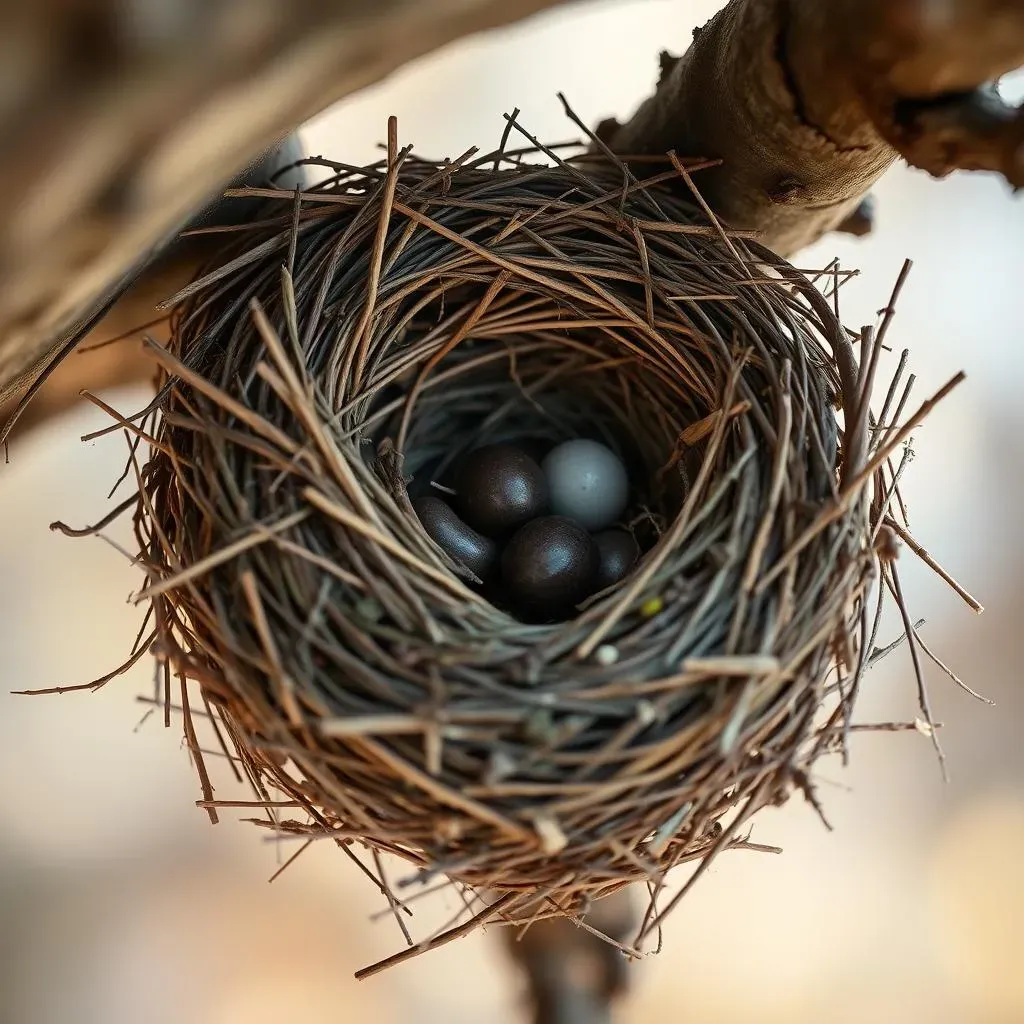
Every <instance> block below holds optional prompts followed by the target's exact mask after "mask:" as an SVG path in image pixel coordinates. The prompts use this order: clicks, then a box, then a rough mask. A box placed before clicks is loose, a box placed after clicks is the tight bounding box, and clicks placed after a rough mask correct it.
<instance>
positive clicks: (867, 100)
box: [599, 0, 1024, 254]
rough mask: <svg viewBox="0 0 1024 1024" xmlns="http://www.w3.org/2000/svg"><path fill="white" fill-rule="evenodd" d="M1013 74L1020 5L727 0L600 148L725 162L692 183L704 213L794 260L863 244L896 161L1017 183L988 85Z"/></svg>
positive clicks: (1022, 45)
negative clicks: (835, 244)
mask: <svg viewBox="0 0 1024 1024" xmlns="http://www.w3.org/2000/svg"><path fill="white" fill-rule="evenodd" d="M1022 64H1024V4H1022V3H1020V2H1019V0H943V2H942V3H939V2H936V0H828V2H827V3H823V2H821V0H733V2H732V3H730V4H729V5H728V6H727V7H726V8H725V9H724V10H723V11H721V12H720V13H719V14H718V15H717V16H716V17H715V18H713V19H712V20H711V21H710V22H709V23H708V24H707V25H705V26H704V27H703V28H701V29H698V30H697V31H696V32H695V34H694V39H693V43H692V45H691V46H690V49H689V50H688V51H687V52H686V53H685V54H684V55H683V56H682V57H679V58H677V57H673V56H671V55H670V54H667V53H665V54H662V58H661V67H662V77H661V81H660V82H659V84H658V88H657V91H656V93H655V94H654V96H652V97H651V98H650V99H648V100H647V101H646V102H645V103H643V104H642V105H641V107H640V108H639V110H638V111H637V112H636V114H635V115H634V116H633V117H632V118H631V119H630V120H629V121H627V122H626V123H625V124H619V123H618V122H617V121H614V120H612V121H608V122H605V123H604V124H603V125H602V126H601V127H600V130H599V134H600V135H601V137H602V138H603V139H604V141H605V142H606V143H607V144H608V145H610V146H611V147H612V148H613V149H615V150H617V151H618V152H621V153H664V152H666V151H667V150H670V149H674V150H675V151H676V152H678V153H679V154H680V155H685V156H702V157H713V158H718V159H721V160H722V165H721V167H719V168H716V169H714V170H710V171H707V172H703V173H702V174H701V176H700V181H699V185H700V188H701V191H702V193H703V195H704V197H705V198H706V199H707V200H708V202H709V203H710V205H711V206H712V208H713V209H714V210H715V212H716V213H717V214H718V215H719V216H720V217H722V218H723V219H724V220H726V221H728V222H729V223H730V224H732V225H733V226H734V227H738V228H752V229H754V230H757V231H761V232H763V236H764V241H765V242H766V243H767V244H768V245H770V246H771V247H772V248H773V249H775V250H776V251H778V252H780V253H783V254H791V253H794V252H796V251H797V250H799V249H801V248H803V247H804V246H806V245H808V244H810V243H811V242H813V241H814V240H815V239H817V238H818V237H820V236H821V235H822V234H824V233H825V232H827V231H831V230H834V229H843V230H850V231H853V232H854V233H857V234H863V233H864V232H865V231H866V230H867V229H868V228H869V226H870V217H871V213H870V208H869V207H868V206H865V205H863V204H864V199H865V196H866V195H867V193H868V191H869V190H870V188H871V186H872V185H873V184H874V183H875V182H876V181H877V180H878V178H879V177H880V176H881V175H882V174H883V173H884V172H885V170H886V169H887V168H888V167H890V166H891V165H892V164H893V162H894V161H895V160H896V159H897V158H898V157H899V156H903V157H905V158H906V159H907V160H908V161H909V162H910V163H912V164H914V165H916V166H918V167H921V168H923V169H925V170H927V171H929V172H931V173H932V174H935V175H937V176H942V175H945V174H948V173H949V172H950V171H952V170H956V169H959V168H964V169H984V170H994V171H999V172H1001V173H1002V174H1003V175H1004V176H1005V177H1006V178H1007V179H1008V180H1009V181H1010V182H1011V183H1012V184H1013V185H1015V186H1022V185H1024V117H1022V116H1021V114H1020V112H1019V111H1017V110H1015V109H1013V108H1011V107H1008V106H1006V105H1005V104H1004V103H1002V102H1001V101H1000V100H999V99H998V96H997V95H996V94H995V93H994V91H993V90H991V89H990V88H989V87H988V83H990V82H991V81H992V80H993V79H995V78H997V77H999V76H1000V75H1002V74H1004V73H1005V72H1007V71H1010V70H1012V69H1013V68H1016V67H1018V66H1020V65H1022Z"/></svg>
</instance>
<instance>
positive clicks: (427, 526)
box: [412, 497, 498, 580]
mask: <svg viewBox="0 0 1024 1024" xmlns="http://www.w3.org/2000/svg"><path fill="white" fill-rule="evenodd" d="M412 507H413V510H414V511H415V513H416V515H417V516H419V520H420V522H421V523H422V524H423V529H424V530H426V532H427V536H428V537H430V538H431V539H432V540H433V541H434V542H435V543H436V544H437V546H438V547H439V548H441V550H442V551H444V552H445V554H447V555H449V556H450V557H451V558H452V559H454V560H455V561H456V562H460V563H461V564H462V565H464V566H465V567H466V568H467V569H469V570H470V572H472V573H473V574H474V575H475V576H477V577H479V578H480V579H481V580H482V579H484V578H485V577H486V576H487V574H488V573H489V572H490V570H491V566H493V565H494V561H495V559H496V558H497V556H498V546H497V545H496V544H495V543H494V541H493V540H491V539H490V537H484V536H483V535H482V534H480V533H477V532H476V530H474V529H473V528H472V527H471V526H469V525H467V524H466V523H464V522H463V521H462V520H461V519H460V518H459V517H458V516H457V515H456V514H455V512H454V511H453V510H452V508H451V506H450V505H448V503H447V502H445V501H442V500H441V499H440V498H434V497H423V498H417V499H416V500H415V501H414V502H413V503H412Z"/></svg>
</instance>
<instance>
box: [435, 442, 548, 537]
mask: <svg viewBox="0 0 1024 1024" xmlns="http://www.w3.org/2000/svg"><path fill="white" fill-rule="evenodd" d="M455 493H456V497H455V499H454V501H455V507H456V508H457V509H458V511H459V514H460V515H461V516H462V518H463V519H465V521H466V522H467V523H468V524H469V525H470V526H472V527H473V528H474V529H476V530H479V531H480V532H481V533H483V534H485V535H486V536H488V537H496V538H500V537H506V536H508V535H509V534H510V533H512V532H513V531H514V530H515V529H516V528H517V527H520V526H522V525H523V523H525V522H527V521H528V520H530V519H535V518H536V517H537V516H540V515H544V513H546V512H547V511H548V485H547V480H546V479H545V476H544V471H543V470H542V469H541V468H540V466H539V465H538V463H537V462H535V461H534V460H533V459H531V458H530V456H529V455H527V454H526V452H524V451H522V449H520V448H517V447H516V446H515V445H511V444H491V445H487V446H486V447H484V448H477V449H476V451H472V452H470V453H469V454H468V455H467V456H466V457H465V458H464V459H463V460H462V461H461V463H460V464H459V466H458V468H457V469H456V473H455Z"/></svg>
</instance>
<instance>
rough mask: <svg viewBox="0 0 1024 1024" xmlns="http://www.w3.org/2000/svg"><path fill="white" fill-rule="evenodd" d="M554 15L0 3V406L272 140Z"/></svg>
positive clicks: (318, 1)
mask: <svg viewBox="0 0 1024 1024" xmlns="http://www.w3.org/2000/svg"><path fill="white" fill-rule="evenodd" d="M558 2H560V0H289V2H288V3H280V2H279V0H173V2H170V0H168V2H164V0H34V2H33V3H26V4H7V5H4V7H3V9H2V11H0V63H2V66H3V74H2V76H0V138H3V140H4V142H3V158H2V160H0V282H2V288H0V403H2V402H3V400H4V399H5V398H9V397H10V396H11V395H12V394H14V393H15V392H17V391H18V390H19V389H22V388H24V387H25V385H26V384H27V383H28V381H29V380H30V379H31V377H32V376H33V374H34V373H36V372H37V371H38V369H39V368H40V366H41V365H43V364H44V362H45V360H46V359H47V358H48V357H49V356H50V355H52V354H53V353H54V352H55V351H58V350H60V348H61V345H62V343H63V342H65V341H66V339H67V338H68V337H70V336H73V334H74V333H75V331H76V330H79V329H80V327H81V324H82V323H86V322H88V321H89V319H90V318H93V317H95V316H96V314H97V313H98V311H100V310H101V309H102V308H103V307H104V305H105V304H106V303H107V302H108V301H109V298H110V296H111V295H112V294H114V292H115V291H116V290H117V289H118V288H121V289H123V288H124V286H125V284H126V282H127V281H128V280H130V279H131V278H132V277H133V276H134V275H136V274H137V273H138V272H139V270H140V268H141V267H143V266H145V265H146V264H147V263H148V262H149V261H150V260H151V258H152V256H153V254H154V253H155V251H156V250H157V249H158V247H159V246H160V245H161V243H162V242H163V241H165V240H166V239H167V238H168V237H169V236H170V235H172V234H173V233H174V232H175V231H176V230H177V229H179V228H180V227H181V226H182V224H184V223H185V222H186V221H187V220H188V218H189V217H190V216H191V214H192V213H194V211H195V210H196V209H197V208H198V207H199V206H200V205H201V204H202V203H203V202H204V201H206V200H207V199H208V197H209V196H210V195H212V194H213V193H214V192H215V191H216V190H217V189H218V188H219V187H221V186H222V185H223V184H224V183H226V182H227V181H229V180H230V179H232V178H233V177H234V176H235V175H236V174H237V173H238V172H239V171H241V170H242V169H243V168H244V167H245V166H247V165H248V164H249V163H251V162H252V161H253V160H254V159H255V158H256V157H257V155H258V154H259V153H261V152H262V151H264V150H266V149H267V148H268V147H269V146H270V145H271V144H272V143H273V142H274V140H275V139H278V138H281V137H283V136H284V135H285V134H286V133H287V132H289V131H290V130H292V129H293V128H294V127H295V126H296V125H298V124H300V123H302V122H303V121H304V120H306V119H308V118H309V117H311V116H313V115H314V114H316V113H318V112H319V111H321V110H323V109H324V108H325V107H327V106H328V105H329V104H331V103H333V102H334V101H336V100H338V99H340V98H341V97H343V96H345V95H346V94H348V93H350V92H352V91H353V90H355V89H358V88H360V87H362V86H364V85H367V84H368V83H370V82H373V81H375V80H377V79H379V78H381V77H382V76H384V75H385V74H387V73H389V72H391V71H393V70H395V69H396V68H398V67H400V66H402V65H403V64H405V63H407V62H408V61H409V60H411V59H413V58H414V57H418V56H420V55H421V54H424V53H427V52H429V51H431V50H433V49H436V48H437V47H439V46H441V45H443V44H444V43H447V42H449V41H450V40H452V39H455V38H458V37H459V36H462V35H465V34H467V33H470V32H474V31H477V30H480V29H485V28H490V27H492V26H496V25H501V24H504V23H506V22H509V21H513V20H516V19H518V18H521V17H524V16H526V15H528V14H531V13H533V12H534V11H537V10H541V9H543V8H545V7H551V6H553V5H554V4H555V3H558Z"/></svg>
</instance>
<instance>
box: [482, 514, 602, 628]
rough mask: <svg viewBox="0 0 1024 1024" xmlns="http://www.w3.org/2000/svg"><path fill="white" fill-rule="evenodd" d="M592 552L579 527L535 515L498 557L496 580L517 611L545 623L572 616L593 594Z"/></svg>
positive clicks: (594, 570)
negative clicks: (575, 609) (499, 559)
mask: <svg viewBox="0 0 1024 1024" xmlns="http://www.w3.org/2000/svg"><path fill="white" fill-rule="evenodd" d="M597 569H598V551H597V545H596V544H595V543H594V539H593V538H592V537H591V536H590V534H589V533H587V531H586V530H584V529H583V527H582V526H580V525H579V523H574V522H573V521H572V520H571V519H566V518H565V517H564V516H541V517H540V518H538V519H533V520H531V521H530V522H528V523H527V524H526V525H525V526H522V527H520V529H519V530H517V531H516V533H515V535H514V536H513V537H512V539H511V540H510V541H509V542H508V544H507V546H506V547H505V550H504V552H503V553H502V556H501V579H502V583H503V585H504V587H505V589H506V590H507V593H508V596H509V598H510V600H511V601H512V603H513V605H514V607H515V609H516V610H517V612H518V613H519V614H521V615H523V617H525V618H529V619H531V620H540V621H549V620H552V619H557V618H567V617H569V616H571V615H572V613H573V609H574V608H575V606H576V605H577V604H579V603H580V602H581V601H583V600H584V599H585V598H587V597H588V596H589V595H590V594H591V593H592V592H593V590H594V580H595V578H596V575H597Z"/></svg>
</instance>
